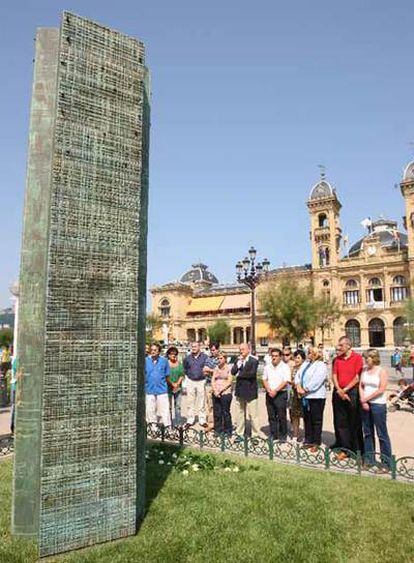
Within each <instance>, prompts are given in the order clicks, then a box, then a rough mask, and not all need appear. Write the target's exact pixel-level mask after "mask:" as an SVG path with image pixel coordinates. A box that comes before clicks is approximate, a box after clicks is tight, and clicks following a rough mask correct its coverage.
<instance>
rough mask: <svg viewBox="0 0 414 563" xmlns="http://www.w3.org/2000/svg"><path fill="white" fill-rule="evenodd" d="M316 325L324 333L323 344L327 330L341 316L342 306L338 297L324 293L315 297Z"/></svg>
mask: <svg viewBox="0 0 414 563" xmlns="http://www.w3.org/2000/svg"><path fill="white" fill-rule="evenodd" d="M314 305H315V314H316V323H315V324H316V326H317V327H318V328H319V329H320V331H321V333H322V344H323V343H324V337H325V331H326V330H327V329H329V328H331V326H332V324H333V323H334V322H335V321H336V320H337V319H338V318H339V317H340V315H341V308H340V306H339V302H338V300H337V299H335V298H334V299H332V298H328V297H327V296H326V295H322V296H321V297H319V298H315V302H314Z"/></svg>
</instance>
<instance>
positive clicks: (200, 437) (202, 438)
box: [199, 430, 204, 450]
mask: <svg viewBox="0 0 414 563" xmlns="http://www.w3.org/2000/svg"><path fill="white" fill-rule="evenodd" d="M199 439H200V450H202V449H203V447H204V432H203V431H202V430H200V433H199Z"/></svg>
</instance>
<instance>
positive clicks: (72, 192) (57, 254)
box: [12, 12, 149, 556]
mask: <svg viewBox="0 0 414 563" xmlns="http://www.w3.org/2000/svg"><path fill="white" fill-rule="evenodd" d="M144 57H145V54H144V45H143V44H142V43H141V42H140V41H138V40H136V39H133V38H130V37H127V36H125V35H122V34H121V33H118V32H116V31H112V30H110V29H108V28H106V27H103V26H101V25H98V24H96V23H94V22H91V21H89V20H86V19H83V18H80V17H78V16H76V15H73V14H70V13H67V12H65V13H63V16H62V21H61V26H60V29H46V28H41V29H39V30H38V32H37V36H36V55H35V66H34V80H33V94H32V106H31V115H30V140H29V156H28V171H27V186H26V199H25V210H24V228H23V244H22V255H21V271H20V303H19V329H18V350H19V366H20V374H19V381H18V394H17V413H16V439H15V474H14V499H13V516H12V520H13V521H12V527H13V531H14V533H15V534H18V535H22V536H26V537H35V538H37V539H38V542H39V551H40V555H41V556H46V555H51V554H55V553H59V552H62V551H66V550H70V549H75V548H80V547H84V546H87V545H92V544H95V543H99V542H104V541H107V540H111V539H115V538H120V537H124V536H128V535H131V534H134V533H135V532H136V529H137V525H138V523H139V521H140V519H141V518H142V515H143V510H144V486H145V474H144V467H145V464H144V462H145V455H144V447H145V422H144V419H145V416H144V414H145V413H144V409H145V407H144V382H143V366H144V335H145V295H146V244H147V207H148V145H149V93H148V90H149V75H148V71H147V69H146V67H145V59H144Z"/></svg>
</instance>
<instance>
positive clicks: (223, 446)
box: [220, 434, 226, 452]
mask: <svg viewBox="0 0 414 563" xmlns="http://www.w3.org/2000/svg"><path fill="white" fill-rule="evenodd" d="M220 449H221V451H222V452H224V451H225V449H226V438H225V435H224V434H220Z"/></svg>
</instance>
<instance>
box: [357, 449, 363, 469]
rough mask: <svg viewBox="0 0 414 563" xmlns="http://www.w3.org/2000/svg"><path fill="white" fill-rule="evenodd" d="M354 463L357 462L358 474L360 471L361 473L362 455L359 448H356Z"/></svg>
mask: <svg viewBox="0 0 414 563" xmlns="http://www.w3.org/2000/svg"><path fill="white" fill-rule="evenodd" d="M356 463H357V471H358V475H361V473H362V455H361V451H360V450H357V453H356Z"/></svg>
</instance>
